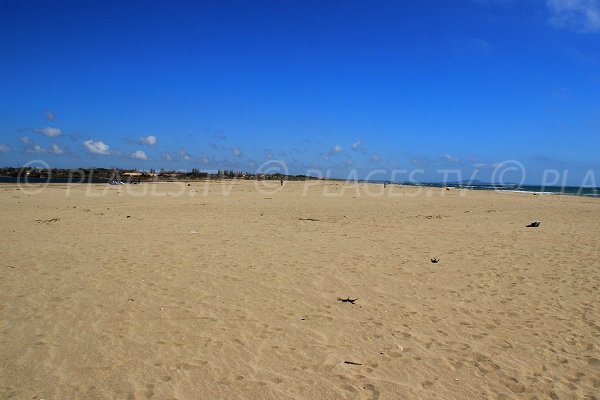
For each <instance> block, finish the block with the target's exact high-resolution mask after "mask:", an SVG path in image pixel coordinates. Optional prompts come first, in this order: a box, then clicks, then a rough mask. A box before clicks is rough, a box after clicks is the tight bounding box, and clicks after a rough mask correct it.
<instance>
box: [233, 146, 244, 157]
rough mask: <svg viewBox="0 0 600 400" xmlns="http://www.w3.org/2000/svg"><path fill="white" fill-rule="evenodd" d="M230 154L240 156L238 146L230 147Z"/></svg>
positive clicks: (240, 152)
mask: <svg viewBox="0 0 600 400" xmlns="http://www.w3.org/2000/svg"><path fill="white" fill-rule="evenodd" d="M231 154H233V156H234V157H241V156H242V150H240V149H239V148H238V147H234V148H233V149H231Z"/></svg>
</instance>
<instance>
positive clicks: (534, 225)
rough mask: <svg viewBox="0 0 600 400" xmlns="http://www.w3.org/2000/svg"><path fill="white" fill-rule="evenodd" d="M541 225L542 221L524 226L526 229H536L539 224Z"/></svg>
mask: <svg viewBox="0 0 600 400" xmlns="http://www.w3.org/2000/svg"><path fill="white" fill-rule="evenodd" d="M541 223H542V221H534V222H532V223H530V224H528V225H525V226H526V227H527V228H537V227H538V226H540V224H541Z"/></svg>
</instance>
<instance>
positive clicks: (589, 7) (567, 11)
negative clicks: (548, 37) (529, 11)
mask: <svg viewBox="0 0 600 400" xmlns="http://www.w3.org/2000/svg"><path fill="white" fill-rule="evenodd" d="M546 6H547V7H548V10H549V11H550V23H551V24H552V25H554V26H557V27H561V28H568V29H572V30H575V31H578V32H598V31H600V0H546Z"/></svg>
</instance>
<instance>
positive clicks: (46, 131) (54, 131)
mask: <svg viewBox="0 0 600 400" xmlns="http://www.w3.org/2000/svg"><path fill="white" fill-rule="evenodd" d="M35 131H36V132H37V133H41V134H42V135H44V136H48V137H58V136H60V135H62V131H61V130H60V129H58V128H51V127H49V126H48V127H46V128H40V129H36V130H35Z"/></svg>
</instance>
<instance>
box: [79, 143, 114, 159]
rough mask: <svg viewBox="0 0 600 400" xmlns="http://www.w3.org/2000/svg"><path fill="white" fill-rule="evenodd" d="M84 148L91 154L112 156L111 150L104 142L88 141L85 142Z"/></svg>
mask: <svg viewBox="0 0 600 400" xmlns="http://www.w3.org/2000/svg"><path fill="white" fill-rule="evenodd" d="M83 147H85V149H86V150H87V151H88V152H89V153H91V154H99V155H102V156H107V155H109V154H110V148H109V147H108V145H107V144H105V143H104V142H102V141H100V140H99V141H94V140H92V139H88V140H86V141H85V142H83Z"/></svg>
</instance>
